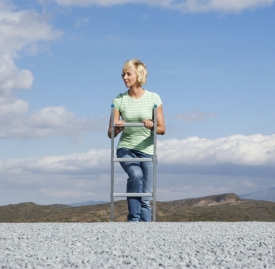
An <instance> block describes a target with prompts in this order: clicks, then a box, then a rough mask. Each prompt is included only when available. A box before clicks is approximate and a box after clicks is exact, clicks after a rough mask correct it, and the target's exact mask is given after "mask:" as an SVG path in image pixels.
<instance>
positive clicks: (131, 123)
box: [115, 122, 144, 127]
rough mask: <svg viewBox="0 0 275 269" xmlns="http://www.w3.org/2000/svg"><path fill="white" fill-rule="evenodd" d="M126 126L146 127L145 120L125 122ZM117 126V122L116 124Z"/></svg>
mask: <svg viewBox="0 0 275 269" xmlns="http://www.w3.org/2000/svg"><path fill="white" fill-rule="evenodd" d="M123 126H124V127H144V123H143V122H125V123H123ZM115 127H116V124H115Z"/></svg>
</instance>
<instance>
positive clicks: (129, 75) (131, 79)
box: [122, 67, 139, 88]
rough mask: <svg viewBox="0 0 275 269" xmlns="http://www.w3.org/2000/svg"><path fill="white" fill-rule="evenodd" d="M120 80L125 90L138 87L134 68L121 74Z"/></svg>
mask: <svg viewBox="0 0 275 269" xmlns="http://www.w3.org/2000/svg"><path fill="white" fill-rule="evenodd" d="M122 79H123V81H124V83H125V86H126V87H127V88H131V87H133V86H139V82H138V77H137V73H136V69H135V67H129V68H127V69H125V70H124V72H123V74H122Z"/></svg>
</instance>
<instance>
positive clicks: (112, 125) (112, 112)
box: [110, 104, 115, 221]
mask: <svg viewBox="0 0 275 269" xmlns="http://www.w3.org/2000/svg"><path fill="white" fill-rule="evenodd" d="M114 128H115V126H114V104H112V105H111V194H110V196H111V211H110V215H111V216H110V219H111V221H114V173H115V170H114V169H115V167H114V154H115V149H114V147H115V143H114V138H115V130H114Z"/></svg>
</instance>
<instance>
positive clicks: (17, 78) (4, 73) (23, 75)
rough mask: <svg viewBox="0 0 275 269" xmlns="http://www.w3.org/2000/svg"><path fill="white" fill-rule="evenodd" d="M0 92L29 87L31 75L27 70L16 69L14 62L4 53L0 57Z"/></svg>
mask: <svg viewBox="0 0 275 269" xmlns="http://www.w3.org/2000/svg"><path fill="white" fill-rule="evenodd" d="M0 74H1V76H0V94H2V95H3V94H9V93H10V92H11V90H13V89H29V88H30V87H31V86H32V83H33V75H32V73H31V72H30V71H28V70H18V68H17V67H16V66H15V64H14V62H13V61H12V60H11V59H10V58H9V57H8V55H6V54H4V55H3V56H2V59H1V58H0Z"/></svg>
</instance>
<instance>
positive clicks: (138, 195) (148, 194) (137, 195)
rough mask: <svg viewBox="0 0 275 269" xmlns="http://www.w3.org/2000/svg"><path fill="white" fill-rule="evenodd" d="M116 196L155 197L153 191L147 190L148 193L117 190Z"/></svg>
mask: <svg viewBox="0 0 275 269" xmlns="http://www.w3.org/2000/svg"><path fill="white" fill-rule="evenodd" d="M114 197H153V194H152V193H151V192H148V193H147V192H146V193H144V192H143V193H142V192H141V193H135V192H132V193H131V192H127V193H123V192H120V193H119V192H116V193H114Z"/></svg>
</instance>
